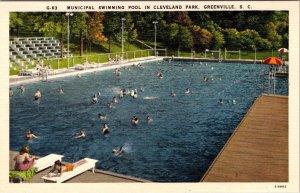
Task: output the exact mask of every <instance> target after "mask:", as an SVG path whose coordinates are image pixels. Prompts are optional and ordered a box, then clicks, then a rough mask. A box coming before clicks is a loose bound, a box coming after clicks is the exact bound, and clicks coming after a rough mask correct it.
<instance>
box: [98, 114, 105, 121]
mask: <svg viewBox="0 0 300 193" xmlns="http://www.w3.org/2000/svg"><path fill="white" fill-rule="evenodd" d="M98 118H99V119H101V120H105V119H106V115H105V114H104V113H99V114H98Z"/></svg>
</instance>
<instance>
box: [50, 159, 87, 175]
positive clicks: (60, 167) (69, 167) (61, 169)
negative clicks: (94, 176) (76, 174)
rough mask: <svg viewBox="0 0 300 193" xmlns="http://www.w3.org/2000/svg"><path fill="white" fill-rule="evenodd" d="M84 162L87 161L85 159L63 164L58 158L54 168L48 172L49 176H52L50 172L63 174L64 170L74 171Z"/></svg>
mask: <svg viewBox="0 0 300 193" xmlns="http://www.w3.org/2000/svg"><path fill="white" fill-rule="evenodd" d="M84 163H86V160H85V159H82V160H79V161H77V162H74V163H70V164H67V165H65V164H63V163H62V162H61V161H60V160H57V161H55V162H54V165H53V168H52V169H51V170H50V172H49V173H48V176H49V177H50V176H51V175H50V173H58V174H59V175H61V174H62V173H63V172H69V171H73V170H74V169H75V168H76V167H78V166H81V165H82V164H84Z"/></svg>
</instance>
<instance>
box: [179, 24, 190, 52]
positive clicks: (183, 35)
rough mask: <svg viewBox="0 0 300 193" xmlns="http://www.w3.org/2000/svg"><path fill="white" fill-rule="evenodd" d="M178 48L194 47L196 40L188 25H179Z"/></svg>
mask: <svg viewBox="0 0 300 193" xmlns="http://www.w3.org/2000/svg"><path fill="white" fill-rule="evenodd" d="M176 40H177V44H178V49H179V50H180V49H181V48H182V49H190V48H192V47H193V45H194V42H193V38H192V34H191V32H190V31H189V29H188V28H187V27H186V26H182V25H179V28H178V33H177V35H176Z"/></svg>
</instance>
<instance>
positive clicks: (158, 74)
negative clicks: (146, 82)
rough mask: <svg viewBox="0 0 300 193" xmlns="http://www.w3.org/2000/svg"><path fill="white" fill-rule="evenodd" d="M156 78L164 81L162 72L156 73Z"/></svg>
mask: <svg viewBox="0 0 300 193" xmlns="http://www.w3.org/2000/svg"><path fill="white" fill-rule="evenodd" d="M155 76H156V77H157V78H159V79H162V78H163V75H162V73H161V72H156V73H155Z"/></svg>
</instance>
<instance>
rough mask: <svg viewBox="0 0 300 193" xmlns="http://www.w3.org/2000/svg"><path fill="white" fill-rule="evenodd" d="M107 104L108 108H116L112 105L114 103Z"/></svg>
mask: <svg viewBox="0 0 300 193" xmlns="http://www.w3.org/2000/svg"><path fill="white" fill-rule="evenodd" d="M106 106H107V108H109V109H114V108H116V107H115V106H113V105H112V103H107V105H106Z"/></svg>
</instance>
